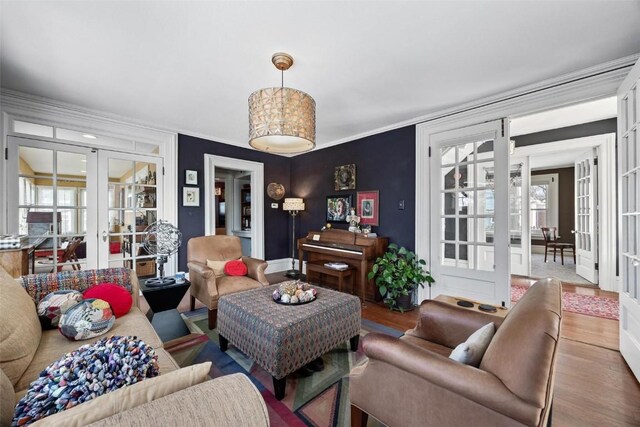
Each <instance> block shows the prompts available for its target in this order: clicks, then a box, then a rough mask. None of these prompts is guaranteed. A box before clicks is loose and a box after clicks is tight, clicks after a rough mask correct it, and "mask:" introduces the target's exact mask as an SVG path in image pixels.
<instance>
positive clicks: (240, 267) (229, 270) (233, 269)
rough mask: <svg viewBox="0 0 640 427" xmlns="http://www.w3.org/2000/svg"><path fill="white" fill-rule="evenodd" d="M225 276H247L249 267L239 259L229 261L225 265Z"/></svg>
mask: <svg viewBox="0 0 640 427" xmlns="http://www.w3.org/2000/svg"><path fill="white" fill-rule="evenodd" d="M224 274H226V275H227V276H246V275H247V265H246V264H245V263H244V262H242V261H240V260H239V259H236V260H233V261H229V262H228V263H226V264H225V265H224Z"/></svg>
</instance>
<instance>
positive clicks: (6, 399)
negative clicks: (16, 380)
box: [0, 369, 17, 426]
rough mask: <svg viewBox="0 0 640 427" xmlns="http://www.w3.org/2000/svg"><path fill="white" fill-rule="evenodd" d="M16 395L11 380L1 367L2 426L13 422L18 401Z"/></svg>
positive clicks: (0, 400)
mask: <svg viewBox="0 0 640 427" xmlns="http://www.w3.org/2000/svg"><path fill="white" fill-rule="evenodd" d="M15 397H16V395H15V392H14V391H13V385H12V384H11V381H9V378H8V377H7V376H6V375H5V373H4V372H3V371H2V369H0V426H8V425H9V424H11V420H12V419H13V411H14V410H15V407H16V402H17V400H16V398H15Z"/></svg>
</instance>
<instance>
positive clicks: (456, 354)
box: [449, 323, 496, 367]
mask: <svg viewBox="0 0 640 427" xmlns="http://www.w3.org/2000/svg"><path fill="white" fill-rule="evenodd" d="M495 332H496V327H495V325H494V324H493V323H487V324H486V325H484V326H483V327H482V328H480V329H478V330H477V331H475V332H474V333H472V334H471V336H470V337H469V338H467V340H466V341H465V342H463V343H462V344H459V345H458V346H457V347H456V348H454V349H453V351H452V352H451V355H450V356H449V358H450V359H453V360H456V361H458V362H460V363H464V364H465V365H470V366H475V367H478V365H479V364H480V361H481V360H482V356H484V352H485V351H487V347H489V344H490V343H491V338H493V334H495Z"/></svg>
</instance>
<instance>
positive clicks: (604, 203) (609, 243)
mask: <svg viewBox="0 0 640 427" xmlns="http://www.w3.org/2000/svg"><path fill="white" fill-rule="evenodd" d="M560 145H562V148H559V146H560ZM589 148H595V149H596V150H597V153H598V154H597V156H598V190H597V191H598V205H599V207H598V220H597V222H598V226H597V227H598V267H599V271H598V277H599V280H598V282H599V285H598V286H600V289H602V290H607V291H612V292H618V290H619V286H620V283H619V279H618V277H617V274H616V271H617V264H618V263H617V261H616V251H612V250H610V249H611V248H617V245H618V243H617V240H616V239H617V234H618V229H617V227H618V217H617V211H616V208H617V205H616V203H617V202H616V191H617V190H616V181H617V179H618V178H617V173H616V134H615V133H605V134H601V135H593V136H587V137H582V138H573V139H567V140H560V141H553V142H545V143H544V144H535V145H527V146H525V147H517V148H516V149H515V151H514V156H517V157H527V158H530V157H531V156H535V155H540V154H550V153H555V152H558V151H566V150H576V149H584V150H588V149H589ZM529 245H531V241H529ZM529 252H530V251H529Z"/></svg>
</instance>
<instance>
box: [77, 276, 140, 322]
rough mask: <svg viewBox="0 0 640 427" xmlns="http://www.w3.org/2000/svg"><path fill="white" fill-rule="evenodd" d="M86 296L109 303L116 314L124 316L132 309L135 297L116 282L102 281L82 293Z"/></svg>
mask: <svg viewBox="0 0 640 427" xmlns="http://www.w3.org/2000/svg"><path fill="white" fill-rule="evenodd" d="M82 295H83V296H84V298H85V299H86V298H99V299H101V300H104V301H106V302H108V303H109V305H110V306H111V310H112V311H113V314H114V316H116V317H122V316H124V315H125V314H127V313H128V312H129V310H131V306H132V305H133V298H131V294H130V293H129V291H128V290H127V289H126V288H125V287H123V286H120V285H118V284H116V283H100V284H98V285H96V286H92V287H90V288H89V289H87V290H86V291H84V292H83V294H82Z"/></svg>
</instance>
